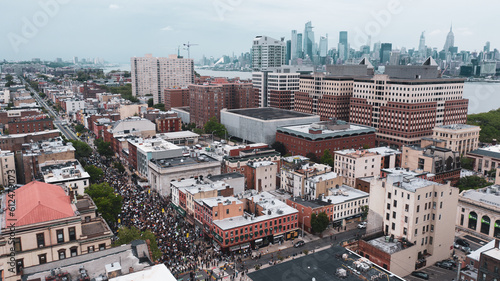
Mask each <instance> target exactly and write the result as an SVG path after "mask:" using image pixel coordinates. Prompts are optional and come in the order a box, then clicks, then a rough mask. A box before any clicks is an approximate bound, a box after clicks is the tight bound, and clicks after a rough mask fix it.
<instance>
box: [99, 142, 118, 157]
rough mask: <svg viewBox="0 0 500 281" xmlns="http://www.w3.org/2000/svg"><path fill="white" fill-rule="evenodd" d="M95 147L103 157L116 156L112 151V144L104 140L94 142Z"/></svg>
mask: <svg viewBox="0 0 500 281" xmlns="http://www.w3.org/2000/svg"><path fill="white" fill-rule="evenodd" d="M94 145H95V146H96V148H97V152H99V154H101V156H105V157H107V158H109V157H112V156H113V155H115V153H114V152H113V149H111V143H110V142H107V141H104V140H103V139H102V138H97V139H95V140H94Z"/></svg>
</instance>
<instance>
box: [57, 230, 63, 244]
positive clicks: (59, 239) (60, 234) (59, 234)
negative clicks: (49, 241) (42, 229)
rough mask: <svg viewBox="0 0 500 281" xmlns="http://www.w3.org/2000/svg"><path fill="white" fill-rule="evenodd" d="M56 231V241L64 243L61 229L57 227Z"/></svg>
mask: <svg viewBox="0 0 500 281" xmlns="http://www.w3.org/2000/svg"><path fill="white" fill-rule="evenodd" d="M56 233H57V243H64V233H63V230H62V229H58V230H57V231H56Z"/></svg>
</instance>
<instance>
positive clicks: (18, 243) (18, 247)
mask: <svg viewBox="0 0 500 281" xmlns="http://www.w3.org/2000/svg"><path fill="white" fill-rule="evenodd" d="M14 250H15V251H16V252H21V251H22V250H23V247H22V246H21V238H19V237H18V238H14Z"/></svg>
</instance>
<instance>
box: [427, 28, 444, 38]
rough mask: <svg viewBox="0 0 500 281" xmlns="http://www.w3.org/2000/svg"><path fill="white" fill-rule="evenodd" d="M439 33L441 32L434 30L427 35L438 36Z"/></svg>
mask: <svg viewBox="0 0 500 281" xmlns="http://www.w3.org/2000/svg"><path fill="white" fill-rule="evenodd" d="M441 33H442V31H441V30H440V29H435V30H433V31H431V32H429V35H430V36H436V35H440V34H441Z"/></svg>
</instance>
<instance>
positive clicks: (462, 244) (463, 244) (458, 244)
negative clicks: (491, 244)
mask: <svg viewBox="0 0 500 281" xmlns="http://www.w3.org/2000/svg"><path fill="white" fill-rule="evenodd" d="M454 246H455V248H457V249H459V248H460V249H461V248H462V247H469V248H470V244H469V242H467V241H465V240H464V239H461V238H458V239H457V240H455V244H454Z"/></svg>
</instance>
